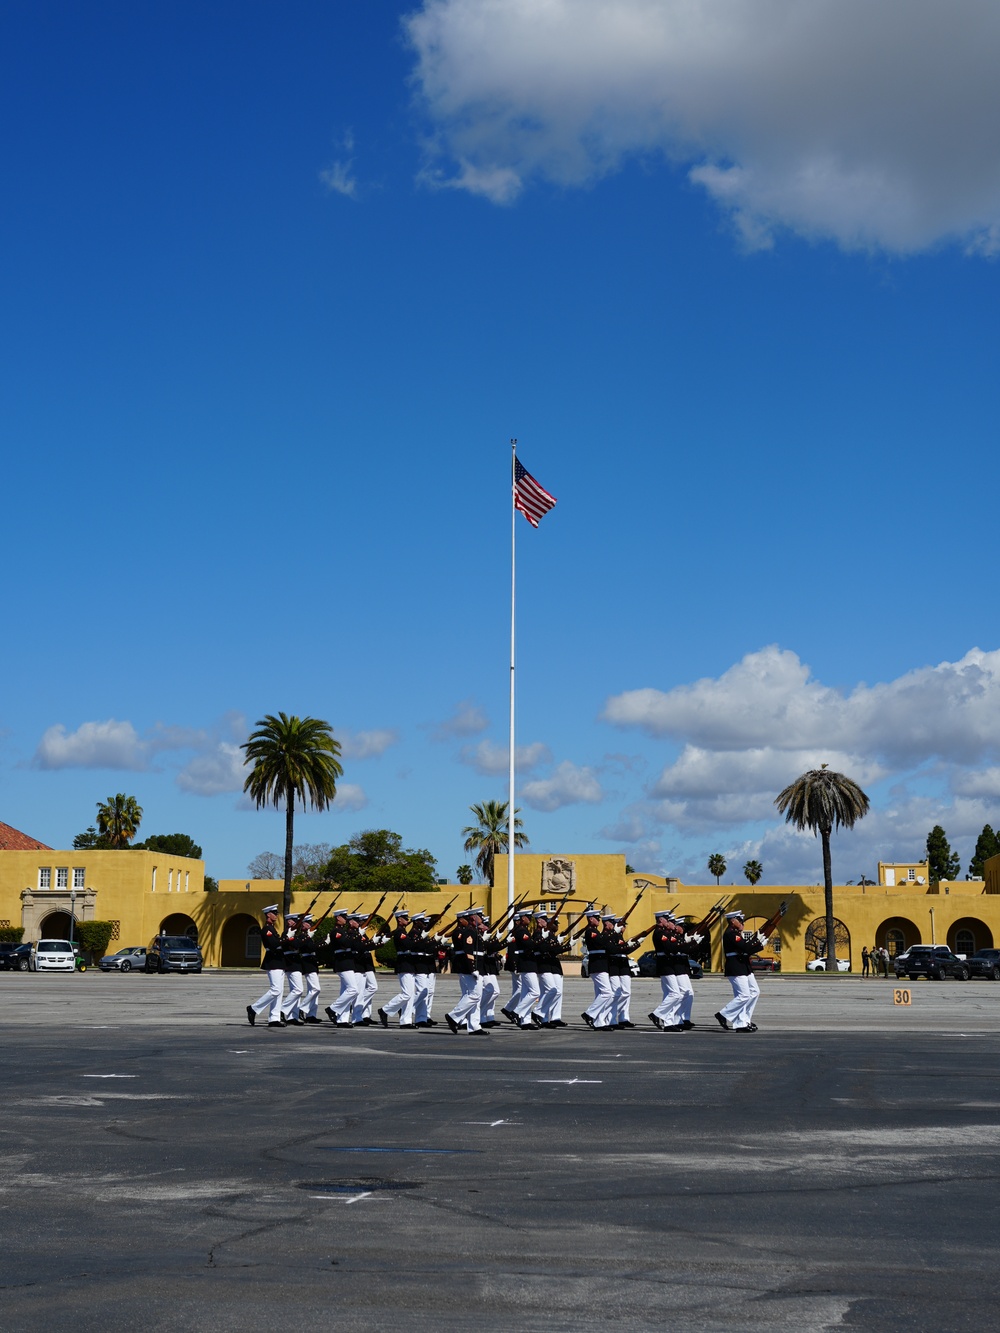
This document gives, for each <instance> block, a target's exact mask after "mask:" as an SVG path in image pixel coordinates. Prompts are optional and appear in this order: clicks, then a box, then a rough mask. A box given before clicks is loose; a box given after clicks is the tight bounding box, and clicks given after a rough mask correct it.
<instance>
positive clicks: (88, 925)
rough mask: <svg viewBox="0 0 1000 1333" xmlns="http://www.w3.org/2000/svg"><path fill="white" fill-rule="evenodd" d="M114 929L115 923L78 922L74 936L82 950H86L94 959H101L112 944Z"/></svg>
mask: <svg viewBox="0 0 1000 1333" xmlns="http://www.w3.org/2000/svg"><path fill="white" fill-rule="evenodd" d="M114 929H115V923H114V922H113V921H78V922H77V923H76V926H75V927H74V930H73V934H74V936H75V938H76V940H77V942H78V943H79V945H80V948H81V949H86V950H87V952H88V953H90V954H92V955H93V957H94V958H99V957H100V956H101V954H103V953H105V952H106V950H107V947H108V945H109V944H110V943H111V936H112V934H113V933H114Z"/></svg>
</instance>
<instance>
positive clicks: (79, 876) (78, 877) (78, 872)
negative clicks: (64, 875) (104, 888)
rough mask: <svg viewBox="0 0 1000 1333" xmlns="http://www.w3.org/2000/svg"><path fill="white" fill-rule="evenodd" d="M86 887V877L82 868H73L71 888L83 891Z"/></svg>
mask: <svg viewBox="0 0 1000 1333" xmlns="http://www.w3.org/2000/svg"><path fill="white" fill-rule="evenodd" d="M86 887H87V875H86V872H85V871H84V868H83V866H74V867H73V888H74V889H85V888H86Z"/></svg>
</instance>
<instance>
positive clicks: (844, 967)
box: [806, 958, 851, 972]
mask: <svg viewBox="0 0 1000 1333" xmlns="http://www.w3.org/2000/svg"><path fill="white" fill-rule="evenodd" d="M850 970H851V964H850V960H849V959H847V958H838V959H837V971H838V972H850ZM806 971H807V972H825V971H826V959H825V958H811V959H810V960H809V962H808V963H806Z"/></svg>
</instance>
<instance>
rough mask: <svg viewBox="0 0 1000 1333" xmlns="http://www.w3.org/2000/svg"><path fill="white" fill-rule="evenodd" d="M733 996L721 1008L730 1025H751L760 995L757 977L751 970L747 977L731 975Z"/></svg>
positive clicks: (739, 1026)
mask: <svg viewBox="0 0 1000 1333" xmlns="http://www.w3.org/2000/svg"><path fill="white" fill-rule="evenodd" d="M729 984H730V986H732V988H733V998H732V999H731V1000H730V1001H729V1003H728V1004H727V1005H723V1007H722V1008H721V1009H720V1010H719V1013H720V1014H721V1015H722V1017H723V1018H724V1019H725V1020H726V1022H727V1023H728V1024H729V1026H730V1027H733V1028H745V1027H749V1026H750V1024H751V1022H752V1021H753V1011H754V1006H755V1005H756V1003H757V1000H758V997H759V996H760V987H759V986H758V985H757V978H756V977H755V976H754V974H753V973H752V972H751V973H750V975H749V976H747V977H730V978H729Z"/></svg>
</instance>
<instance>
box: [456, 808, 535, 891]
mask: <svg viewBox="0 0 1000 1333" xmlns="http://www.w3.org/2000/svg"><path fill="white" fill-rule="evenodd" d="M469 809H470V810H471V811H472V813H473V815H474V816H475V818H476V823H475V824H468V825H467V826H466V827H465V828H464V829H462V835H463V837H464V838H465V844H464V845H465V850H466V851H467V852H475V853H476V865H477V866H478V867H479V871H480V874H481V875H482V876H483V878H484V879H485V880H487V882H488V883H489V884H490V885H492V884H493V858H494V857H495V856H499V855H501V854H502V853H503V852H506V851H507V833H508V830H507V802H506V801H483V803H482V804H481V805H470V806H469ZM519 814H520V807H519V806H515V808H514V847H515V849H516V848H518V847H527V845H528V839H527V838H526V837H525V835H524V834H523V833H519V832H518V829H520V828H521V821H520V820H519V819H518V817H517V816H518V815H519Z"/></svg>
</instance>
